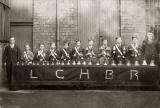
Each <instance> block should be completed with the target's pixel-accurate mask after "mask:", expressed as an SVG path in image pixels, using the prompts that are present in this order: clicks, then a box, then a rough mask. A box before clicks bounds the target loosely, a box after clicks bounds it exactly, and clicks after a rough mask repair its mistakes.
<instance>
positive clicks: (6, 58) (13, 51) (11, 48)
mask: <svg viewBox="0 0 160 108" xmlns="http://www.w3.org/2000/svg"><path fill="white" fill-rule="evenodd" d="M15 41H16V40H15V38H14V37H10V40H9V42H10V43H9V45H8V46H6V48H5V50H4V54H3V63H4V66H6V72H7V80H8V83H9V87H11V76H12V70H13V65H14V64H16V63H17V62H18V61H19V60H20V57H21V54H20V49H19V48H18V47H17V46H16V45H15Z"/></svg>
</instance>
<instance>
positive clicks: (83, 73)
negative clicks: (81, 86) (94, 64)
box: [80, 69, 89, 79]
mask: <svg viewBox="0 0 160 108" xmlns="http://www.w3.org/2000/svg"><path fill="white" fill-rule="evenodd" d="M82 75H87V78H88V79H89V71H88V69H87V72H83V70H82V69H81V73H80V79H81V78H82Z"/></svg>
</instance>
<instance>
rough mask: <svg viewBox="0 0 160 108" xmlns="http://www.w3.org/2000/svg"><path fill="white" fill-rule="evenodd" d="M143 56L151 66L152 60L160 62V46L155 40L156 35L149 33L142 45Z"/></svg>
mask: <svg viewBox="0 0 160 108" xmlns="http://www.w3.org/2000/svg"><path fill="white" fill-rule="evenodd" d="M142 54H143V56H144V58H145V59H146V61H147V63H148V64H149V63H150V62H151V60H155V62H158V59H156V58H158V44H157V42H156V41H155V40H154V35H153V33H151V32H148V33H147V37H146V40H144V41H143V44H142Z"/></svg>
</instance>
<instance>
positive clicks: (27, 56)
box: [21, 43, 34, 63]
mask: <svg viewBox="0 0 160 108" xmlns="http://www.w3.org/2000/svg"><path fill="white" fill-rule="evenodd" d="M24 47H25V50H24V52H23V55H22V57H21V59H22V61H24V62H26V63H31V62H32V61H33V59H34V54H33V53H32V51H31V50H30V46H29V44H28V43H27V44H25V45H24Z"/></svg>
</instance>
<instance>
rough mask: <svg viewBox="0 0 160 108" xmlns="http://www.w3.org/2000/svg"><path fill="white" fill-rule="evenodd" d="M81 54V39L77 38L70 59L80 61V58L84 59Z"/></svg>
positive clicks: (82, 52) (82, 51)
mask: <svg viewBox="0 0 160 108" xmlns="http://www.w3.org/2000/svg"><path fill="white" fill-rule="evenodd" d="M83 54H84V50H83V48H82V47H81V41H80V40H77V41H76V46H75V47H74V48H73V49H72V59H73V60H75V61H81V60H82V59H84V57H83Z"/></svg>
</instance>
